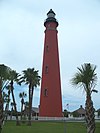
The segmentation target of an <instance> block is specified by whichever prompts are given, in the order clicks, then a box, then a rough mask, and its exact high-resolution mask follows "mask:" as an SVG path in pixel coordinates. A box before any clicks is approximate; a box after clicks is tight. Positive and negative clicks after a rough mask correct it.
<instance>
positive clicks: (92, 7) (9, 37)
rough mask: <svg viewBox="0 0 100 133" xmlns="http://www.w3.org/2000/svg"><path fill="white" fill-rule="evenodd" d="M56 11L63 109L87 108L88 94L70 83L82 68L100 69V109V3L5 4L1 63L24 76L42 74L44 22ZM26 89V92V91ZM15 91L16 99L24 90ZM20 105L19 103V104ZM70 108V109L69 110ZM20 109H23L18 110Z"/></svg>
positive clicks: (7, 0) (33, 0)
mask: <svg viewBox="0 0 100 133" xmlns="http://www.w3.org/2000/svg"><path fill="white" fill-rule="evenodd" d="M51 8H52V9H53V10H54V12H55V13H56V18H57V19H58V21H59V27H58V43H59V57H60V72H61V85H62V99H63V108H68V109H69V110H71V111H72V110H75V109H77V108H78V107H79V106H80V105H81V104H82V105H83V106H84V104H85V102H84V101H85V94H84V93H83V91H82V90H80V89H79V88H75V87H73V86H72V85H71V83H70V79H71V78H72V77H73V75H74V74H75V72H76V71H77V67H80V66H81V64H83V63H87V62H90V63H91V64H95V65H97V71H96V72H97V73H98V75H97V76H98V82H97V86H96V89H97V90H98V91H99V92H98V94H93V97H92V98H93V101H94V106H95V108H96V109H98V108H100V102H99V100H100V50H99V49H100V1H99V0H66V1H65V0H59V1H57V0H50V1H48V0H40V1H38V0H1V1H0V63H3V64H5V65H8V66H10V67H11V68H12V69H14V70H17V71H18V72H19V73H21V71H22V70H24V69H27V68H28V67H35V69H38V70H39V74H40V75H41V73H42V56H43V45H44V30H45V27H44V20H45V19H46V17H47V16H46V13H47V12H48V11H49V10H50V9H51ZM22 88H23V89H22ZM22 88H20V87H17V89H15V92H16V93H15V94H16V99H18V94H19V92H20V91H23V90H25V91H28V88H27V87H25V86H23V87H22ZM39 95H40V87H39V88H38V89H36V90H35V92H34V100H33V105H34V106H38V105H39ZM17 104H18V105H19V102H18V101H17ZM66 104H69V107H67V106H66ZM18 108H20V106H18Z"/></svg>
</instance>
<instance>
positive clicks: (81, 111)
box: [74, 105, 85, 114]
mask: <svg viewBox="0 0 100 133" xmlns="http://www.w3.org/2000/svg"><path fill="white" fill-rule="evenodd" d="M74 112H77V113H79V114H85V109H84V108H83V107H82V105H81V106H80V108H79V109H77V110H75V111H74Z"/></svg>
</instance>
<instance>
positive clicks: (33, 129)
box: [2, 121, 100, 133]
mask: <svg viewBox="0 0 100 133" xmlns="http://www.w3.org/2000/svg"><path fill="white" fill-rule="evenodd" d="M2 133H86V127H85V123H81V122H66V123H64V122H39V121H37V122H32V126H27V125H26V124H21V125H20V126H16V122H14V121H8V122H6V123H5V125H4V127H3V130H2ZM95 133H100V123H96V132H95Z"/></svg>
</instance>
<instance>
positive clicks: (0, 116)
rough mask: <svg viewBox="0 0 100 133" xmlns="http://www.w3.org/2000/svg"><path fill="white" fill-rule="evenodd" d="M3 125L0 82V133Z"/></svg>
mask: <svg viewBox="0 0 100 133" xmlns="http://www.w3.org/2000/svg"><path fill="white" fill-rule="evenodd" d="M2 124H3V100H2V82H1V80H0V133H1V132H2Z"/></svg>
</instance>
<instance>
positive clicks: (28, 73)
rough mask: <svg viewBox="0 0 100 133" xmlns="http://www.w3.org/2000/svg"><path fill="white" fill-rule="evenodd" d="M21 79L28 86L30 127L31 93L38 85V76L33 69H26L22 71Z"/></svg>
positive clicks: (29, 123)
mask: <svg viewBox="0 0 100 133" xmlns="http://www.w3.org/2000/svg"><path fill="white" fill-rule="evenodd" d="M23 79H24V82H25V83H26V84H27V85H29V117H28V120H29V122H28V125H29V126H30V125H31V110H32V99H33V91H34V88H35V87H37V85H39V84H40V76H39V75H38V71H36V70H35V69H34V68H28V69H27V70H24V71H23Z"/></svg>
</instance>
